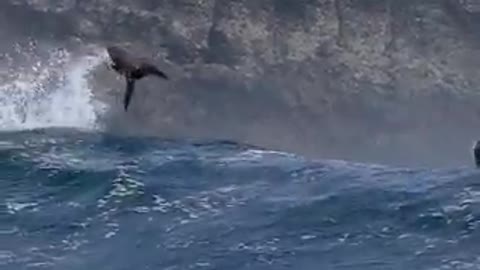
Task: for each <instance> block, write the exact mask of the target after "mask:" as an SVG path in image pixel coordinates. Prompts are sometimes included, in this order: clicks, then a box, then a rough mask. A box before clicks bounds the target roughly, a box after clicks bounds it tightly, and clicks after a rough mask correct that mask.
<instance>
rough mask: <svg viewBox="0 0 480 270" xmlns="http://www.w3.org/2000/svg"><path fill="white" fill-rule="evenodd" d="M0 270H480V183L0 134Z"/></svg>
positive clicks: (124, 141) (148, 142)
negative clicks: (479, 253) (479, 246)
mask: <svg viewBox="0 0 480 270" xmlns="http://www.w3.org/2000/svg"><path fill="white" fill-rule="evenodd" d="M0 172H1V174H0V269H5V270H13V269H15V270H16V269H62V270H63V269H69V270H76V269H104V270H106V269H112V270H113V269H115V270H123V269H125V270H126V269H402V270H403V269H479V268H480V257H479V256H478V252H477V249H476V248H477V247H478V242H479V240H480V239H479V237H480V234H479V228H478V225H479V224H480V223H479V220H480V210H479V209H480V207H479V206H480V205H479V204H480V185H479V179H480V178H479V176H480V173H479V172H477V171H476V170H474V169H471V168H458V169H449V170H420V169H418V170H413V169H400V168H390V167H385V166H377V165H369V164H358V163H348V162H343V161H335V160H318V161H312V160H306V159H304V158H302V157H299V156H295V155H291V154H287V153H280V152H274V151H267V150H262V149H256V148H254V147H250V146H247V145H240V144H236V143H234V142H228V141H193V140H192V141H188V140H164V139H154V138H135V137H119V136H114V135H109V134H106V133H101V132H85V131H80V130H77V129H54V128H45V129H36V130H25V131H9V132H2V133H0Z"/></svg>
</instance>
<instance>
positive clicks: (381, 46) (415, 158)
mask: <svg viewBox="0 0 480 270" xmlns="http://www.w3.org/2000/svg"><path fill="white" fill-rule="evenodd" d="M478 12H480V4H478V3H477V2H476V1H473V0H470V1H466V0H463V1H460V0H402V1H398V0H397V1H396V0H262V1H258V0H235V1H234V0H221V1H220V0H163V1H159V0H137V1H129V0H116V1H111V0H82V1H75V0H57V1H54V0H41V1H40V0H6V1H3V2H2V3H0V13H1V14H0V15H1V16H0V18H2V19H0V20H1V21H0V22H1V23H2V28H3V29H1V30H0V31H1V32H0V35H2V36H3V37H9V39H10V40H22V39H24V38H35V39H36V40H38V41H39V42H42V41H48V42H49V43H56V44H60V45H61V46H65V47H67V48H69V49H70V50H75V49H78V48H79V47H81V46H83V45H86V44H99V45H104V44H106V43H111V42H121V43H129V46H131V47H133V48H135V49H136V50H138V51H140V52H141V53H142V54H146V55H150V56H152V57H153V58H155V59H156V60H157V61H158V63H159V65H160V66H162V67H163V68H164V69H165V70H166V71H167V72H169V73H170V74H172V77H173V80H172V81H171V82H169V83H165V82H159V81H156V80H155V79H146V80H145V81H142V82H141V83H140V84H139V85H138V88H139V89H140V88H141V89H142V90H138V91H137V93H136V96H135V97H134V100H133V102H132V105H131V111H129V112H128V114H125V113H124V112H122V111H121V106H120V105H119V101H120V99H121V95H122V94H123V81H122V80H119V79H118V78H116V76H115V75H113V74H111V72H107V71H106V70H105V69H102V68H100V69H99V70H98V71H96V72H95V74H92V84H94V85H95V89H97V90H96V95H97V97H98V98H99V99H102V100H104V101H106V102H108V103H109V104H112V106H111V108H112V109H111V111H110V112H109V113H108V114H107V115H105V116H104V122H105V124H106V126H107V128H109V129H111V130H116V131H122V132H127V133H132V132H135V133H136V134H138V133H141V134H148V135H158V136H164V137H178V136H183V137H207V138H222V139H233V140H238V141H243V142H248V143H253V144H257V145H261V146H265V147H270V148H275V149H281V150H288V151H294V152H297V153H301V154H305V155H308V156H312V157H321V158H342V159H349V160H361V161H375V162H383V163H396V164H409V165H411V164H414V165H445V164H447V165H452V164H464V163H465V162H470V160H469V159H470V155H469V152H468V151H469V148H470V145H471V141H472V140H473V139H476V138H477V137H480V132H479V131H480V119H479V118H480V114H479V113H478V109H477V108H479V107H480V98H479V95H478V90H477V88H478V85H480V76H479V75H480V73H479V72H480V71H479V69H478V68H477V66H478V64H480V57H479V55H480V54H479V52H480V39H479V36H478V35H477V31H476V29H478V26H479V24H480V16H479V14H478ZM2 46H5V44H3V45H2ZM119 88H120V90H119Z"/></svg>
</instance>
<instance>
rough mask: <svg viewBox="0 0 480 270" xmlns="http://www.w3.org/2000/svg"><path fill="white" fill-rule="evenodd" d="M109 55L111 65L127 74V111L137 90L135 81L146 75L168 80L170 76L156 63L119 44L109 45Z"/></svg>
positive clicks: (123, 74) (125, 103)
mask: <svg viewBox="0 0 480 270" xmlns="http://www.w3.org/2000/svg"><path fill="white" fill-rule="evenodd" d="M107 52H108V55H109V56H110V59H111V60H112V64H111V65H110V66H111V67H112V68H113V69H114V70H115V71H116V72H117V73H119V74H120V75H122V76H125V80H126V83H127V89H126V92H125V96H124V99H123V106H124V109H125V111H127V110H128V105H129V104H130V100H131V98H132V95H133V92H134V90H135V81H136V80H140V79H142V78H143V77H145V76H148V75H154V76H157V77H160V78H162V79H165V80H168V76H167V75H166V74H165V73H164V72H162V71H160V70H159V69H158V68H157V67H156V66H155V65H154V64H152V63H151V62H150V61H148V60H147V59H145V58H140V57H134V56H133V55H132V54H131V53H129V52H127V51H126V50H125V49H122V48H120V47H119V46H108V47H107Z"/></svg>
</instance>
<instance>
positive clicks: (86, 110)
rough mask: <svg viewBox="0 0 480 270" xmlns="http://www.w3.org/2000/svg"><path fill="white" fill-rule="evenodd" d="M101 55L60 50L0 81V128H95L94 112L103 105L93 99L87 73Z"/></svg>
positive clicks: (102, 108) (98, 62) (99, 60)
mask: <svg viewBox="0 0 480 270" xmlns="http://www.w3.org/2000/svg"><path fill="white" fill-rule="evenodd" d="M103 58H104V56H103V55H101V54H94V55H88V56H82V57H73V56H72V55H71V54H70V53H68V52H66V51H63V52H62V53H58V52H57V53H52V55H51V56H50V57H49V59H48V60H47V61H43V62H42V61H39V62H36V63H34V64H33V65H32V66H31V67H30V69H29V70H23V71H22V72H17V73H18V74H17V75H16V77H15V78H12V79H10V80H7V81H6V82H4V83H3V84H2V85H0V130H25V129H35V128H45V127H74V128H79V129H87V130H90V129H95V128H98V123H97V115H98V114H99V113H101V112H102V111H103V110H104V109H105V106H104V105H103V104H101V103H99V102H96V101H95V100H93V98H92V91H91V89H90V88H89V85H88V81H87V78H86V76H87V75H88V73H89V72H90V71H91V70H92V69H93V68H95V67H96V66H98V65H99V64H100V63H101V62H102V61H103Z"/></svg>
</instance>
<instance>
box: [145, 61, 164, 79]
mask: <svg viewBox="0 0 480 270" xmlns="http://www.w3.org/2000/svg"><path fill="white" fill-rule="evenodd" d="M139 71H140V72H141V73H142V74H144V75H155V76H157V77H160V78H162V79H165V80H168V76H167V74H165V72H163V71H161V70H159V69H158V68H157V67H156V66H154V65H152V64H148V63H143V64H142V66H141V67H140V69H139Z"/></svg>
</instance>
